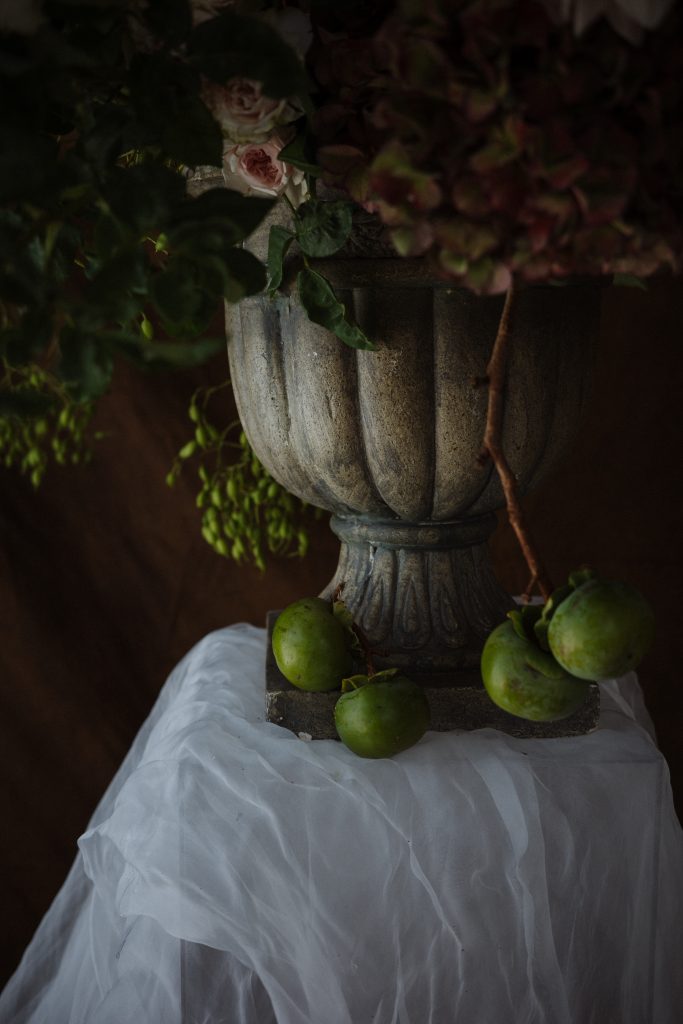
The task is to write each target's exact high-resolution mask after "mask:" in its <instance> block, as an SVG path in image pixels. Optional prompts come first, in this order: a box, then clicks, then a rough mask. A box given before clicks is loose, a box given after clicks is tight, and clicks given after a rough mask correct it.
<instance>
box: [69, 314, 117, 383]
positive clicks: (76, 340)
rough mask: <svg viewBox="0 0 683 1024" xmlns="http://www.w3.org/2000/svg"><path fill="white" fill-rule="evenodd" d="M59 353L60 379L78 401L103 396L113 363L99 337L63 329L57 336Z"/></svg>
mask: <svg viewBox="0 0 683 1024" xmlns="http://www.w3.org/2000/svg"><path fill="white" fill-rule="evenodd" d="M60 352H61V359H60V363H59V375H60V377H61V378H62V380H63V381H64V383H65V384H66V385H67V387H68V389H69V392H70V394H71V395H72V396H73V397H74V398H75V399H76V400H77V401H82V400H84V399H89V398H97V397H99V395H102V394H104V392H105V391H106V390H107V388H108V387H109V383H110V381H111V377H112V373H113V370H114V360H113V356H112V352H111V349H110V347H109V346H108V345H106V344H104V343H103V339H102V338H101V337H99V336H93V335H91V334H87V333H85V332H83V331H80V330H78V329H77V328H73V327H65V328H64V329H63V330H62V333H61V335H60Z"/></svg>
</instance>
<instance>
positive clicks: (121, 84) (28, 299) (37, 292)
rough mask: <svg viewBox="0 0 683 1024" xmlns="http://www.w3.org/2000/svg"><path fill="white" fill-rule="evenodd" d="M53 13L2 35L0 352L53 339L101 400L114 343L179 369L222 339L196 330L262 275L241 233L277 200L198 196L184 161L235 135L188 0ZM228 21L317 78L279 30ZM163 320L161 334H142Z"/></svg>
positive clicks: (59, 361)
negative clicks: (228, 128) (145, 341)
mask: <svg viewBox="0 0 683 1024" xmlns="http://www.w3.org/2000/svg"><path fill="white" fill-rule="evenodd" d="M43 13H44V19H43V22H42V25H41V26H40V27H39V28H38V29H37V31H36V32H35V33H34V34H32V35H26V36H21V37H19V36H12V35H9V34H3V35H2V37H1V38H0V131H2V133H3V138H4V139H5V143H6V144H5V145H4V146H3V148H2V152H1V153H0V204H1V205H0V354H3V355H4V356H5V358H6V359H7V360H8V362H9V363H10V365H12V366H13V367H17V368H20V367H22V366H26V367H28V366H29V365H33V363H34V362H35V361H36V360H41V358H42V355H44V354H45V353H46V352H47V351H48V350H49V351H50V352H51V353H52V354H53V355H54V356H55V357H56V358H51V359H50V360H49V363H50V366H51V367H52V369H53V370H54V372H55V374H56V375H57V377H58V378H59V379H60V380H61V381H62V384H63V386H64V387H65V388H66V389H67V390H68V393H69V394H70V395H71V396H72V398H74V399H77V400H89V399H91V398H95V397H97V396H98V395H101V394H102V393H103V392H104V391H105V390H106V388H107V387H108V385H109V382H110V379H111V373H112V367H113V365H114V362H115V360H116V357H117V356H118V355H122V356H124V357H126V358H130V359H132V360H134V361H135V362H136V363H138V364H140V365H143V366H150V367H152V366H162V365H163V366H168V367H183V366H194V365H196V364H197V363H198V362H200V361H201V360H203V359H205V358H207V356H209V355H211V354H212V353H213V352H214V351H216V347H217V346H216V344H215V341H211V342H206V343H205V342H204V341H203V340H200V338H199V336H200V335H201V334H203V333H204V332H205V331H206V329H207V327H208V325H209V324H210V322H211V320H212V319H213V317H214V316H215V314H216V313H217V311H218V310H219V309H220V305H221V303H222V301H223V300H224V299H225V300H227V301H229V302H239V301H240V300H241V299H242V298H243V297H244V296H245V295H251V294H254V293H255V292H259V291H261V290H262V289H263V288H264V287H265V284H266V275H265V268H264V267H263V266H262V265H261V263H260V262H259V261H258V260H256V258H255V257H253V256H251V255H250V254H249V253H246V252H244V251H243V250H242V248H241V243H242V242H243V240H244V239H245V238H246V237H247V236H248V235H249V234H250V233H251V232H252V231H253V230H254V228H255V227H256V226H257V225H258V224H259V223H260V222H261V220H262V219H263V217H264V216H265V215H266V213H267V212H268V211H269V210H270V208H271V206H272V200H270V199H266V198H263V199H261V198H258V199H252V198H247V197H244V196H242V195H238V194H237V193H232V192H228V191H227V190H226V189H214V190H211V191H209V192H206V193H204V194H202V195H200V196H198V197H193V196H191V195H189V194H188V189H187V181H188V174H189V169H190V168H192V167H194V166H196V165H200V164H201V165H205V164H209V165H220V163H221V161H222V149H223V139H222V133H221V129H220V127H219V125H218V124H217V123H216V121H215V120H214V118H213V116H212V114H211V113H210V111H209V109H208V108H207V106H206V105H205V103H204V99H203V92H202V89H203V81H202V73H201V72H200V70H199V68H198V67H197V66H195V63H194V62H193V61H191V60H189V59H188V41H189V39H190V36H191V35H192V38H193V40H194V35H193V30H192V15H191V8H190V5H189V3H188V2H187V0H172V2H170V0H169V3H166V2H162V0H152V2H150V3H147V4H139V5H136V6H135V9H134V10H133V9H132V8H131V5H130V4H128V3H125V2H123V0H121V2H106V3H102V2H99V0H98V2H96V3H95V2H92V3H90V2H87V0H70V2H69V3H68V5H66V6H65V5H63V4H52V5H47V6H45V9H44V12H43ZM231 17H233V16H230V17H229V18H228V21H229V22H230V20H231ZM243 21H244V22H245V24H244V25H242V22H243ZM231 24H233V25H234V26H237V27H239V28H240V32H242V30H243V29H244V33H245V34H244V39H245V40H246V42H247V43H248V44H249V45H256V42H258V41H260V42H259V45H260V43H261V42H262V43H263V44H264V45H265V47H266V51H267V52H268V53H269V54H271V55H275V56H276V57H277V61H276V64H277V67H279V68H284V67H290V66H291V69H293V68H294V67H295V66H296V68H297V73H296V75H294V77H295V78H296V79H297V81H298V83H299V85H303V84H304V78H305V76H304V75H303V71H302V67H301V64H300V61H299V60H298V58H297V57H296V55H295V54H294V53H293V52H292V51H291V50H290V49H289V47H288V46H287V45H286V44H285V43H284V42H283V41H282V40H281V39H280V38H279V37H278V36H277V34H276V33H275V32H274V31H273V30H272V29H270V28H268V27H267V26H260V27H259V24H258V23H255V22H254V19H252V18H248V19H242V18H238V19H237V21H236V22H231ZM201 36H202V33H199V35H198V36H197V40H195V41H196V42H197V47H195V44H194V42H193V44H192V47H193V50H192V52H193V54H194V55H195V56H200V55H201V54H202V53H204V52H205V51H204V50H203V49H202V47H201V46H200V45H199V43H200V41H201ZM249 40H251V43H250V42H249ZM214 49H215V48H214ZM209 51H211V47H210V46H209ZM207 52H208V51H207ZM255 73H256V72H255ZM274 73H276V72H274V71H273V70H272V69H271V70H269V71H268V76H272V75H273V74H274ZM292 74H293V71H292ZM302 76H303V77H302ZM252 77H253V76H252ZM157 239H163V244H158V243H157ZM152 321H154V324H155V330H156V332H157V333H158V334H159V337H158V338H157V339H156V340H155V342H154V344H153V345H151V346H150V345H148V346H147V347H144V346H142V345H141V344H140V340H141V336H140V329H141V324H142V323H147V324H151V323H152ZM169 338H170V340H168V339H169ZM20 402H21V403H23V405H24V406H26V408H28V400H27V399H26V398H25V397H24V398H22V399H21V400H20ZM22 407H23V406H22ZM15 409H17V410H19V404H18V403H15Z"/></svg>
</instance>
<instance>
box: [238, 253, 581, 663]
mask: <svg viewBox="0 0 683 1024" xmlns="http://www.w3.org/2000/svg"><path fill="white" fill-rule="evenodd" d="M316 268H317V269H319V270H320V271H321V272H322V273H323V274H325V276H326V277H327V278H328V280H329V281H330V282H331V283H332V285H333V287H334V288H335V291H336V293H337V295H338V297H339V298H340V300H341V301H342V302H343V303H344V304H345V306H346V308H347V310H348V312H349V313H350V314H351V315H352V316H353V317H354V318H355V319H356V321H357V322H358V323H359V325H360V326H361V327H362V328H363V330H364V331H365V332H366V333H367V335H368V336H369V337H370V338H372V339H373V340H375V341H376V342H377V350H376V351H357V350H354V349H351V348H348V347H347V346H345V345H344V344H343V343H342V342H340V341H339V340H338V339H337V338H336V337H335V336H334V335H332V334H331V333H330V332H328V331H327V330H325V329H324V328H323V327H320V326H318V325H316V324H313V323H311V322H310V321H309V320H308V318H307V316H306V313H305V312H304V310H303V309H302V307H301V305H300V304H299V302H298V299H297V298H296V294H295V293H291V294H289V295H284V296H280V297H277V298H274V299H269V298H267V297H264V296H257V297H254V298H251V299H248V300H246V301H243V302H241V303H240V305H239V307H238V308H237V309H234V310H233V311H232V312H231V314H230V322H229V324H228V331H229V359H230V371H231V377H232V383H233V388H234V391H235V396H236V401H237V407H238V412H239V415H240V418H241V421H242V424H243V426H244V429H245V431H246V434H247V437H248V438H249V441H250V443H251V445H252V446H253V449H254V451H255V452H256V455H257V456H258V458H259V459H260V460H261V461H262V462H263V464H264V465H265V466H266V468H267V469H268V471H269V472H270V473H271V474H272V475H273V476H274V477H275V479H276V480H278V481H279V482H280V483H281V484H282V485H283V486H284V487H286V488H287V490H289V491H291V492H292V493H293V494H295V495H297V496H298V497H300V498H302V499H303V500H304V501H306V502H309V503H311V504H312V505H316V506H319V507H320V508H323V509H327V510H328V511H330V512H332V513H333V517H332V520H331V526H332V529H333V530H334V531H335V533H336V534H337V535H338V537H339V538H340V540H341V552H340V558H339V565H338V568H337V571H336V574H335V576H334V578H333V579H332V580H331V581H330V583H329V585H328V587H327V588H326V590H325V591H324V592H323V593H324V595H330V594H331V593H332V592H333V591H334V590H335V588H336V587H337V586H338V585H339V584H341V583H343V584H344V590H343V597H344V600H345V601H346V603H347V605H348V606H349V608H350V609H351V611H352V612H353V615H354V617H355V619H356V621H357V622H358V624H359V625H360V626H361V628H362V629H363V630H364V632H365V633H366V635H367V637H368V639H369V640H370V642H371V643H372V645H373V646H374V647H376V648H378V649H380V650H381V651H382V654H383V658H384V661H385V662H387V663H389V662H390V663H391V664H393V665H401V666H403V667H410V668H411V669H412V670H413V671H417V672H422V673H424V672H435V671H436V672H448V673H457V671H458V670H463V669H468V668H471V667H473V666H475V665H477V664H478V661H479V657H480V653H481V648H482V644H483V641H484V639H485V637H486V635H487V634H488V632H489V631H490V630H491V629H492V628H493V627H494V626H495V625H496V624H497V623H499V622H500V621H501V620H502V619H503V618H504V616H505V612H506V611H507V610H508V609H509V608H510V606H511V604H512V601H511V598H510V596H509V595H508V594H506V593H505V591H504V590H503V589H502V588H501V586H500V585H499V584H498V582H497V580H496V578H495V576H494V574H493V571H492V568H491V565H490V561H489V555H488V551H487V543H486V542H487V538H488V537H489V535H490V533H491V531H492V530H493V529H494V527H495V523H496V518H495V515H494V513H495V512H496V510H497V509H499V508H501V506H502V505H503V504H504V501H503V494H502V490H501V486H500V483H499V480H498V478H497V475H496V472H495V470H494V468H493V466H492V465H491V464H490V462H489V463H488V464H486V465H484V466H482V465H480V464H479V462H478V460H477V456H478V454H479V452H480V450H481V446H482V438H483V434H484V426H485V419H486V406H487V389H486V387H483V386H481V382H480V379H481V378H482V377H484V375H485V369H486V364H487V361H488V358H489V356H490V353H491V349H492V345H493V342H494V339H495V336H496V330H497V326H498V320H499V317H500V313H501V310H502V303H503V299H502V298H501V297H478V296H475V295H473V294H472V293H470V292H468V291H465V290H462V289H457V288H452V287H448V286H446V285H444V284H442V283H439V282H436V281H434V280H433V279H431V278H430V275H429V271H428V270H427V269H426V267H425V266H424V265H423V263H422V262H421V261H419V260H415V261H412V260H403V259H392V258H379V259H377V258H374V259H363V258H360V259H336V258H335V259H329V260H320V261H317V263H316ZM599 308H600V289H599V287H598V286H597V285H596V284H592V283H586V284H572V285H567V286H563V287H552V286H542V287H532V288H528V289H527V290H525V291H522V292H521V293H520V295H519V301H518V305H517V308H516V312H515V317H514V324H513V332H514V333H513V345H512V351H511V358H510V366H509V373H508V379H507V398H506V407H505V420H504V448H505V451H506V454H507V457H508V460H509V462H510V465H511V467H512V470H513V472H514V473H515V475H516V477H517V480H518V482H519V485H520V488H521V491H522V492H524V491H527V490H529V489H530V488H531V487H533V486H535V485H536V484H537V483H538V481H539V480H541V478H542V477H543V476H544V475H545V473H546V472H547V471H548V470H549V469H550V467H551V466H552V465H553V464H554V463H555V461H556V459H557V458H558V456H559V455H560V454H561V453H562V451H563V450H564V449H565V447H566V445H567V443H568V442H569V440H570V439H571V436H572V435H573V433H574V431H575V428H576V426H577V421H578V418H579V415H580V413H581V409H582V407H583V405H584V401H585V398H586V394H587V384H588V378H589V372H590V366H591V362H592V358H591V357H592V350H593V342H594V340H595V338H596V334H597V329H598V320H599ZM478 379H479V382H480V386H477V380H478ZM302 596H303V595H302ZM379 661H380V664H381V663H382V658H380V659H379Z"/></svg>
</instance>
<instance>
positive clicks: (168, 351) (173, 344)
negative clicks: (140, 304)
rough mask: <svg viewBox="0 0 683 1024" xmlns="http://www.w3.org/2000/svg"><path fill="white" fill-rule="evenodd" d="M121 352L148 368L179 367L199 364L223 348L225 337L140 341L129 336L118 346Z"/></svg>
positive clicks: (132, 360)
mask: <svg viewBox="0 0 683 1024" xmlns="http://www.w3.org/2000/svg"><path fill="white" fill-rule="evenodd" d="M119 347H120V348H121V350H122V351H123V354H124V355H125V356H126V358H127V359H129V360H130V361H131V362H134V363H136V364H137V365H138V366H144V367H149V368H150V369H160V370H162V369H180V368H183V367H192V366H200V365H201V364H202V363H205V362H206V361H207V359H210V358H211V356H214V355H215V354H216V353H217V352H220V351H221V350H223V349H224V348H225V338H198V339H197V340H196V341H187V342H183V341H161V342H156V341H154V342H149V341H144V342H143V341H141V339H140V338H136V337H134V336H130V337H129V338H127V339H126V340H125V341H122V343H121V344H120V346H119Z"/></svg>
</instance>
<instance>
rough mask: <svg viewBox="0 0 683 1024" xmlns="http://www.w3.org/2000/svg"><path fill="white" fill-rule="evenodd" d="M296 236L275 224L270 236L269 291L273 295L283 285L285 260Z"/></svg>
mask: <svg viewBox="0 0 683 1024" xmlns="http://www.w3.org/2000/svg"><path fill="white" fill-rule="evenodd" d="M294 238H295V235H294V233H293V232H292V231H289V230H288V229H287V228H283V227H280V225H279V224H273V226H272V227H271V229H270V234H269V236H268V291H269V292H270V294H271V295H273V294H274V293H275V292H276V291H277V289H278V288H279V287H280V285H281V284H282V275H283V273H284V260H285V256H286V255H287V252H288V250H289V247H290V245H291V244H292V242H293V241H294Z"/></svg>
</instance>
